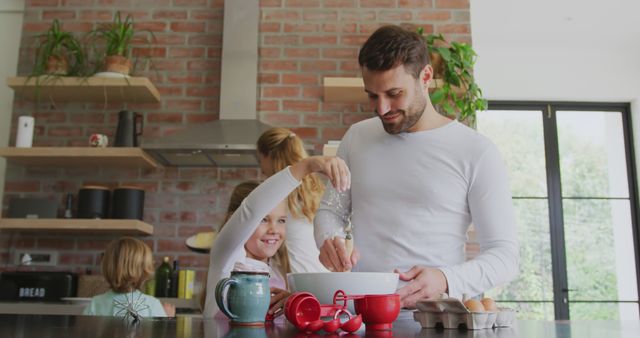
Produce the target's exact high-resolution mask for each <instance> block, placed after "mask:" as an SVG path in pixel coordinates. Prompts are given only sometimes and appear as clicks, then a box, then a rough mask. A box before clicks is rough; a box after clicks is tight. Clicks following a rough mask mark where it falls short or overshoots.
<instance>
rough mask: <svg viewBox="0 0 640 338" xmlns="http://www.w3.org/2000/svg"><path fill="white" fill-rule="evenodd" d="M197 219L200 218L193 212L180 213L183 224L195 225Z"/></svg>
mask: <svg viewBox="0 0 640 338" xmlns="http://www.w3.org/2000/svg"><path fill="white" fill-rule="evenodd" d="M197 219H198V216H197V214H196V213H195V212H193V211H182V212H180V222H182V223H195V222H196V221H197Z"/></svg>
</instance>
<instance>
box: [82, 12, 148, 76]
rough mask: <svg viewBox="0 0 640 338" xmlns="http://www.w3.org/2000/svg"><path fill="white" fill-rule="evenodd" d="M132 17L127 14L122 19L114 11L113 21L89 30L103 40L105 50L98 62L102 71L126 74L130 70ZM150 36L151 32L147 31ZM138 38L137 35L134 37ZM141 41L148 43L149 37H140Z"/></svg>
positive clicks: (132, 32) (132, 35)
mask: <svg viewBox="0 0 640 338" xmlns="http://www.w3.org/2000/svg"><path fill="white" fill-rule="evenodd" d="M133 26H134V23H133V17H131V15H127V16H126V17H125V19H124V20H122V17H121V15H120V12H116V15H115V17H114V18H113V21H112V22H110V23H106V24H102V25H100V26H99V27H98V28H97V29H96V30H94V31H92V32H91V34H90V35H91V36H92V37H96V38H98V39H99V40H102V41H104V44H105V50H104V53H101V54H102V57H100V58H99V59H100V61H102V62H99V64H101V65H102V71H105V72H116V73H120V74H124V75H128V74H130V73H131V72H132V64H131V59H130V56H131V41H132V40H133V38H134V34H135V30H134V27H133ZM147 32H148V33H149V35H151V37H153V33H152V32H151V31H147ZM136 38H137V39H138V37H136ZM142 39H143V41H146V42H147V43H149V42H150V41H149V39H147V38H142Z"/></svg>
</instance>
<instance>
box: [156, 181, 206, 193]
mask: <svg viewBox="0 0 640 338" xmlns="http://www.w3.org/2000/svg"><path fill="white" fill-rule="evenodd" d="M198 191H199V190H198V185H197V184H196V183H195V182H190V181H181V182H180V181H171V182H162V192H163V193H170V194H182V193H197V192H198Z"/></svg>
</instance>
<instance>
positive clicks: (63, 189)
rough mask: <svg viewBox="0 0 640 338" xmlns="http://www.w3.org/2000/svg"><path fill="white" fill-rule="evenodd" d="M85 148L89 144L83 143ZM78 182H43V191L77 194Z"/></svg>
mask: <svg viewBox="0 0 640 338" xmlns="http://www.w3.org/2000/svg"><path fill="white" fill-rule="evenodd" d="M83 143H84V144H83V146H86V145H87V143H88V142H86V141H85V142H83ZM79 188H80V187H79V185H78V182H73V181H48V180H43V182H42V190H43V191H50V192H59V193H68V192H75V191H78V189H79Z"/></svg>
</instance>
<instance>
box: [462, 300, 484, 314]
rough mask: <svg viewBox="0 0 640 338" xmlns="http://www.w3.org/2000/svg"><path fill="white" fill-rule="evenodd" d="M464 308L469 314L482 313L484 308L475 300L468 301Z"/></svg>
mask: <svg viewBox="0 0 640 338" xmlns="http://www.w3.org/2000/svg"><path fill="white" fill-rule="evenodd" d="M464 306H466V307H467V309H469V311H471V312H484V306H483V305H482V303H480V301H479V300H477V299H469V300H467V301H466V302H464Z"/></svg>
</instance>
